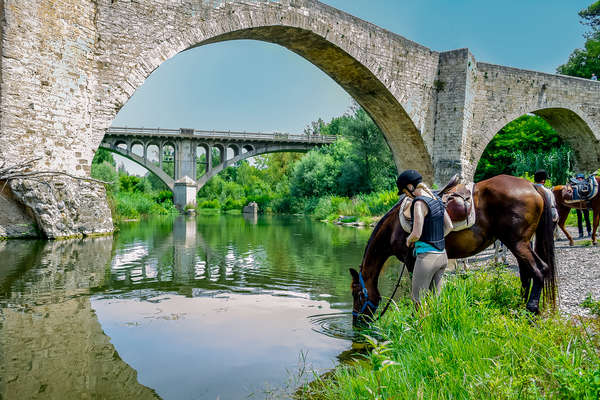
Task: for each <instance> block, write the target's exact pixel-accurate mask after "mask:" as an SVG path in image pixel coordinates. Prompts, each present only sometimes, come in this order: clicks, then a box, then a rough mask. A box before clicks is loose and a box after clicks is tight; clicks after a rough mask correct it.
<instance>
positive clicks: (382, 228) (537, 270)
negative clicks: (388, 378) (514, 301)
mask: <svg viewBox="0 0 600 400" xmlns="http://www.w3.org/2000/svg"><path fill="white" fill-rule="evenodd" d="M541 191H542V189H541V188H537V187H536V186H534V185H533V184H532V183H530V182H528V181H527V180H525V179H522V178H516V177H514V176H508V175H499V176H495V177H493V178H490V179H487V180H485V181H481V182H479V183H477V184H475V188H474V190H473V199H474V206H475V208H476V223H475V225H473V226H472V227H471V228H468V229H465V230H462V231H458V232H452V233H450V234H449V235H448V236H446V251H447V253H448V258H465V257H469V256H472V255H474V254H477V253H479V252H480V251H482V250H484V249H486V248H487V247H488V246H490V245H491V244H492V243H494V241H495V240H496V239H499V240H500V241H501V242H502V243H504V245H506V247H507V248H508V249H509V250H510V251H511V252H512V253H513V254H514V256H515V257H516V259H517V261H518V263H519V275H520V278H521V284H522V294H523V297H524V299H525V301H527V300H529V301H528V303H527V309H528V310H529V311H531V312H534V313H539V300H540V295H541V292H542V288H543V289H544V296H545V298H546V299H547V301H549V303H550V304H551V305H552V306H553V307H554V306H555V296H554V294H555V260H554V237H553V228H554V226H553V222H552V211H551V205H550V204H547V200H546V196H545V195H544V194H543V192H541ZM401 200H402V197H401V198H400V201H399V202H398V203H397V204H396V205H395V206H394V207H392V209H391V210H390V211H388V212H387V214H386V215H384V216H383V217H382V218H381V220H380V221H379V222H378V223H377V225H376V226H375V228H374V230H373V233H372V234H371V237H370V238H369V241H368V243H367V246H366V249H365V253H364V256H363V259H362V263H361V265H360V268H359V269H360V273H359V272H357V271H356V270H354V269H352V268H350V273H351V275H352V285H351V289H352V295H353V297H354V304H353V313H352V314H353V323H354V324H357V323H359V322H364V321H368V320H370V319H371V318H372V316H373V314H374V313H375V310H376V309H377V306H378V304H379V301H380V299H381V296H380V294H379V290H378V288H377V282H378V279H379V273H380V272H381V268H382V267H383V264H384V262H385V261H386V260H387V259H388V258H389V257H391V256H396V257H397V258H398V259H399V260H400V261H401V262H403V263H405V265H406V267H407V268H408V270H409V271H411V272H412V268H413V266H414V256H413V255H412V249H409V248H407V247H406V237H407V236H408V233H406V232H405V231H404V230H403V229H402V226H401V224H400V220H399V217H398V211H399V208H400V202H401ZM534 233H535V235H536V244H535V251H534V250H533V249H532V248H531V243H530V240H531V237H532V236H533V234H534ZM532 281H533V285H531V282H532ZM530 285H531V290H530Z"/></svg>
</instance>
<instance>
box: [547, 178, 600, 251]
mask: <svg viewBox="0 0 600 400" xmlns="http://www.w3.org/2000/svg"><path fill="white" fill-rule="evenodd" d="M594 179H596V182H598V184H599V185H600V178H599V177H597V176H595V177H594ZM552 192H553V193H554V198H555V199H556V208H557V209H558V226H559V227H560V229H561V230H562V231H563V232H564V234H565V236H566V237H567V239H569V245H571V246H573V245H574V244H575V243H574V242H573V237H572V236H571V235H570V234H569V232H567V230H566V229H565V222H566V221H567V217H568V216H569V211H571V208H575V209H579V210H584V209H586V208H591V209H592V210H593V211H594V219H593V230H592V243H593V244H594V245H596V244H598V243H597V242H596V230H597V229H598V223H599V222H600V195H596V196H594V197H592V199H591V200H589V201H577V202H571V201H570V200H571V199H572V198H573V188H572V187H571V185H564V186H562V185H559V186H555V187H554V188H553V189H552Z"/></svg>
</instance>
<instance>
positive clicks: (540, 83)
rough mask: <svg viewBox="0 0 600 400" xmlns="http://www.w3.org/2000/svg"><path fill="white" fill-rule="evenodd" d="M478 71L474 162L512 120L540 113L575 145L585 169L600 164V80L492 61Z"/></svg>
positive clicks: (578, 157) (472, 162)
mask: <svg viewBox="0 0 600 400" xmlns="http://www.w3.org/2000/svg"><path fill="white" fill-rule="evenodd" d="M477 70H478V73H477V77H476V85H475V87H474V96H475V102H474V104H475V107H474V109H473V126H472V128H471V132H470V135H471V136H472V141H473V143H472V147H471V149H470V156H469V158H468V159H467V162H468V163H470V164H472V165H475V166H476V163H477V162H478V160H479V158H480V157H481V154H482V153H483V151H484V150H485V147H486V146H487V144H488V143H489V141H490V140H491V139H492V138H493V137H494V135H495V134H496V133H497V132H498V131H499V130H500V129H502V127H504V126H505V125H506V124H507V123H509V122H511V121H512V120H514V119H515V118H518V117H520V116H521V115H524V114H527V113H534V114H537V115H539V116H541V117H543V118H544V119H546V120H547V121H548V122H549V123H550V125H552V127H553V128H555V129H556V130H557V132H558V133H559V135H560V136H561V137H562V138H564V139H565V140H567V142H568V143H569V144H570V145H571V146H572V147H573V148H574V150H575V152H576V158H577V160H576V161H577V162H578V167H579V168H582V169H587V170H588V171H591V170H596V169H597V168H598V167H600V142H599V139H600V83H599V82H594V81H591V80H588V79H581V78H575V77H569V76H562V75H552V74H546V73H542V72H535V71H526V70H521V69H517V68H510V67H504V66H499V65H492V64H486V63H477ZM473 172H474V171H473Z"/></svg>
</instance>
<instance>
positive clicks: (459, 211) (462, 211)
mask: <svg viewBox="0 0 600 400" xmlns="http://www.w3.org/2000/svg"><path fill="white" fill-rule="evenodd" d="M459 182H460V178H459V176H458V175H454V176H453V177H452V179H450V182H448V184H447V185H446V186H445V187H444V188H443V189H442V190H440V191H439V193H437V195H438V196H439V197H440V198H441V199H442V201H443V202H444V205H445V206H446V211H447V212H448V215H449V216H450V219H451V220H452V222H461V221H465V220H466V219H467V218H468V217H469V214H470V213H471V209H472V208H473V193H472V191H471V188H469V186H470V185H465V184H464V183H459Z"/></svg>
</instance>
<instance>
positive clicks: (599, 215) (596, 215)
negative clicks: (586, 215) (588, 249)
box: [592, 209, 600, 246]
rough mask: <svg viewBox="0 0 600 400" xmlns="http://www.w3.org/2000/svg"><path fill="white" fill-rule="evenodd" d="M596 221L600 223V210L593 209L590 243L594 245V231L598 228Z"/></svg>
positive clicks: (595, 243)
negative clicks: (592, 227)
mask: <svg viewBox="0 0 600 400" xmlns="http://www.w3.org/2000/svg"><path fill="white" fill-rule="evenodd" d="M598 223H600V212H598V211H596V210H595V209H594V230H593V231H592V244H593V245H594V246H596V245H597V244H598V243H597V242H596V231H597V230H598Z"/></svg>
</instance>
